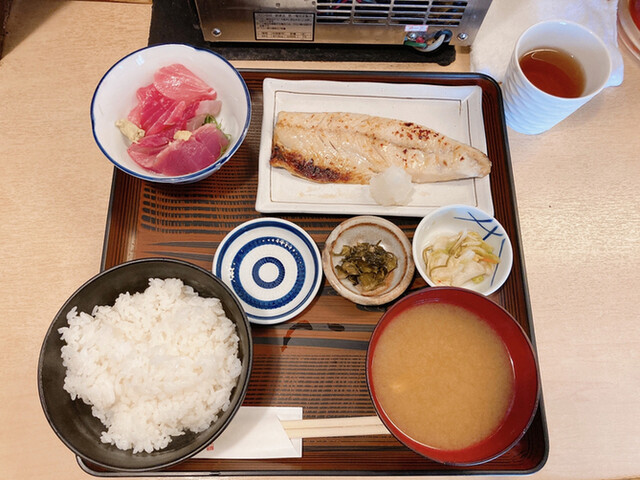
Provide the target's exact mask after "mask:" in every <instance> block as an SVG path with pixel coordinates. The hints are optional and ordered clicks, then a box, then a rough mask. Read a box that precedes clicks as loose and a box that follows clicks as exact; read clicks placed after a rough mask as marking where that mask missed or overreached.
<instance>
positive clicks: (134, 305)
mask: <svg viewBox="0 0 640 480" xmlns="http://www.w3.org/2000/svg"><path fill="white" fill-rule="evenodd" d="M252 356H253V345H252V339H251V331H250V326H249V322H248V319H247V316H246V314H245V312H244V311H243V309H242V307H241V304H240V302H239V300H238V299H237V297H236V295H235V294H234V293H233V292H232V291H231V290H230V289H229V288H228V287H227V286H226V285H225V284H224V283H223V282H222V281H221V280H220V279H219V278H218V277H216V276H215V275H213V274H212V273H211V272H209V271H207V270H205V269H203V268H200V267H198V266H196V265H193V264H191V263H187V262H183V261H179V260H173V259H166V258H148V259H140V260H133V261H130V262H126V263H123V264H121V265H118V266H115V267H113V268H111V269H109V270H105V271H103V272H101V273H99V274H98V275H96V276H95V277H93V278H92V279H91V280H89V281H88V282H86V283H85V284H84V285H82V286H81V287H80V288H79V289H78V290H77V291H76V292H75V293H74V294H73V295H72V296H71V297H70V298H69V299H68V300H67V301H66V302H65V304H64V305H63V306H62V308H61V309H60V311H59V312H58V313H57V315H56V316H55V318H54V320H53V322H52V324H51V326H50V327H49V330H48V331H47V334H46V336H45V339H44V342H43V344H42V349H41V352H40V360H39V364H38V389H39V394H40V402H41V404H42V408H43V410H44V413H45V416H46V418H47V420H48V422H49V424H50V425H51V427H52V428H53V430H54V431H55V433H56V434H57V435H58V437H59V438H60V439H61V440H62V441H63V442H64V444H65V445H66V446H67V447H69V448H70V449H71V450H72V451H73V452H74V453H75V454H76V455H77V456H78V457H79V458H80V459H81V460H83V462H85V463H87V464H88V465H89V466H91V467H98V468H102V469H106V470H110V471H119V472H144V471H152V470H158V469H162V468H167V467H170V466H172V465H175V464H177V463H179V462H182V461H184V460H185V459H187V458H189V457H191V456H193V455H195V454H196V453H198V452H199V451H201V450H203V449H204V448H206V447H207V445H209V444H210V443H211V442H212V441H213V440H214V439H215V438H217V437H218V436H219V435H220V434H221V433H222V431H223V430H224V429H225V428H226V426H227V425H228V424H229V422H230V421H231V420H232V418H233V416H234V415H235V413H236V411H237V410H238V408H239V407H240V405H241V404H242V401H243V400H244V396H245V393H246V390H247V386H248V383H249V376H250V371H251V362H252Z"/></svg>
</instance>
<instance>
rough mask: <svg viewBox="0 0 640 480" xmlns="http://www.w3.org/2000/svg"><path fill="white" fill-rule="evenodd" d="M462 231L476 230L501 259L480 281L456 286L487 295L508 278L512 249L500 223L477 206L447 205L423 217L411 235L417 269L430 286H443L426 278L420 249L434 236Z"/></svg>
mask: <svg viewBox="0 0 640 480" xmlns="http://www.w3.org/2000/svg"><path fill="white" fill-rule="evenodd" d="M462 231H469V232H471V231H474V232H477V233H478V234H479V235H480V236H481V237H482V239H483V240H484V241H485V242H486V243H488V244H489V245H490V246H491V247H492V248H493V254H495V255H496V256H498V257H499V259H500V261H499V263H498V264H497V266H496V268H495V269H494V270H493V274H492V275H487V276H485V278H484V280H483V281H481V282H479V283H474V282H471V281H469V282H466V283H465V284H464V285H458V286H460V287H462V288H466V289H468V290H474V291H476V292H478V293H482V294H484V295H490V294H492V293H493V292H495V291H496V290H498V289H499V288H500V287H501V286H502V285H503V284H504V282H505V281H506V280H507V278H508V277H509V274H510V273H511V266H512V264H513V250H512V247H511V241H510V240H509V236H508V235H507V232H506V231H505V229H504V228H503V227H502V225H500V223H499V222H498V221H497V220H496V219H495V218H493V217H492V216H491V215H488V214H487V213H485V212H483V211H482V210H480V209H478V208H475V207H470V206H468V205H448V206H446V207H441V208H439V209H438V210H436V211H434V212H432V213H430V214H429V215H427V216H426V217H424V218H423V219H422V221H421V222H420V223H419V224H418V227H417V228H416V231H415V233H414V235H413V245H412V250H413V260H414V262H415V264H416V270H417V271H418V273H419V274H420V276H421V277H422V278H423V279H424V280H425V282H427V283H428V284H429V285H431V286H432V287H440V286H444V285H445V284H444V283H437V282H435V281H434V280H432V279H431V278H430V277H429V275H428V273H427V268H426V265H425V261H424V258H423V251H424V249H425V248H426V247H427V246H428V245H430V244H431V243H432V242H433V241H434V240H435V239H436V238H437V237H439V236H442V235H454V234H457V233H459V232H462Z"/></svg>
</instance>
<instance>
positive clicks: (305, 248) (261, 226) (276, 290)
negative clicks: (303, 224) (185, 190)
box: [213, 217, 322, 325]
mask: <svg viewBox="0 0 640 480" xmlns="http://www.w3.org/2000/svg"><path fill="white" fill-rule="evenodd" d="M213 272H214V274H215V275H216V276H218V277H219V278H221V279H222V281H223V282H225V283H226V284H227V285H228V286H229V287H230V288H231V289H232V290H233V292H234V293H235V294H236V295H237V296H238V298H239V299H240V303H241V304H242V306H243V308H244V310H245V312H246V313H247V317H248V318H249V321H250V322H251V323H256V324H262V325H272V324H276V323H281V322H284V321H286V320H289V319H291V318H293V317H295V316H296V315H298V314H300V313H301V312H302V311H303V310H304V309H305V308H306V307H307V306H308V305H309V304H310V303H311V301H312V300H313V299H314V298H315V295H316V293H317V292H318V290H319V289H320V285H321V284H322V266H321V264H320V251H319V250H318V247H317V245H316V244H315V242H314V241H313V239H312V238H311V237H310V236H309V234H308V233H307V232H305V231H304V230H303V229H302V228H300V227H299V226H297V225H296V224H294V223H292V222H289V221H287V220H282V219H279V218H270V217H265V218H256V219H254V220H250V221H248V222H245V223H243V224H241V225H238V226H237V227H236V228H234V229H233V230H232V231H231V232H229V233H228V234H227V236H226V237H225V238H224V239H223V240H222V242H221V243H220V246H219V247H218V249H217V250H216V253H215V256H214V258H213Z"/></svg>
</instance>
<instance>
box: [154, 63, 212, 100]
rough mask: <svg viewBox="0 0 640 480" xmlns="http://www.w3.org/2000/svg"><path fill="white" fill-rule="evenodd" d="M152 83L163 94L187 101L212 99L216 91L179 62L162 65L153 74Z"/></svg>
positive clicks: (173, 98)
mask: <svg viewBox="0 0 640 480" xmlns="http://www.w3.org/2000/svg"><path fill="white" fill-rule="evenodd" d="M153 84H154V85H155V87H156V88H157V89H158V91H159V92H160V93H162V94H163V95H164V96H166V97H168V98H170V99H172V100H176V101H184V102H187V103H191V102H196V101H200V100H213V99H215V98H216V96H217V94H216V91H215V90H214V89H213V88H211V87H210V86H209V85H207V84H206V83H205V82H204V80H202V79H201V78H199V77H198V76H196V74H194V73H193V72H192V71H191V70H189V69H188V68H187V67H185V66H184V65H182V64H180V63H174V64H173V65H169V66H167V67H162V68H161V69H159V70H158V71H157V72H156V73H155V74H154V75H153Z"/></svg>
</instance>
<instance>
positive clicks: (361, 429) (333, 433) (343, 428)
mask: <svg viewBox="0 0 640 480" xmlns="http://www.w3.org/2000/svg"><path fill="white" fill-rule="evenodd" d="M280 423H281V424H282V426H283V427H284V430H285V432H287V435H288V436H289V438H318V437H352V436H357V435H382V434H388V433H389V430H387V428H386V427H385V426H384V425H383V424H382V421H381V420H380V418H379V417H377V416H371V417H346V418H312V419H306V420H283V421H281V422H280Z"/></svg>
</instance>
